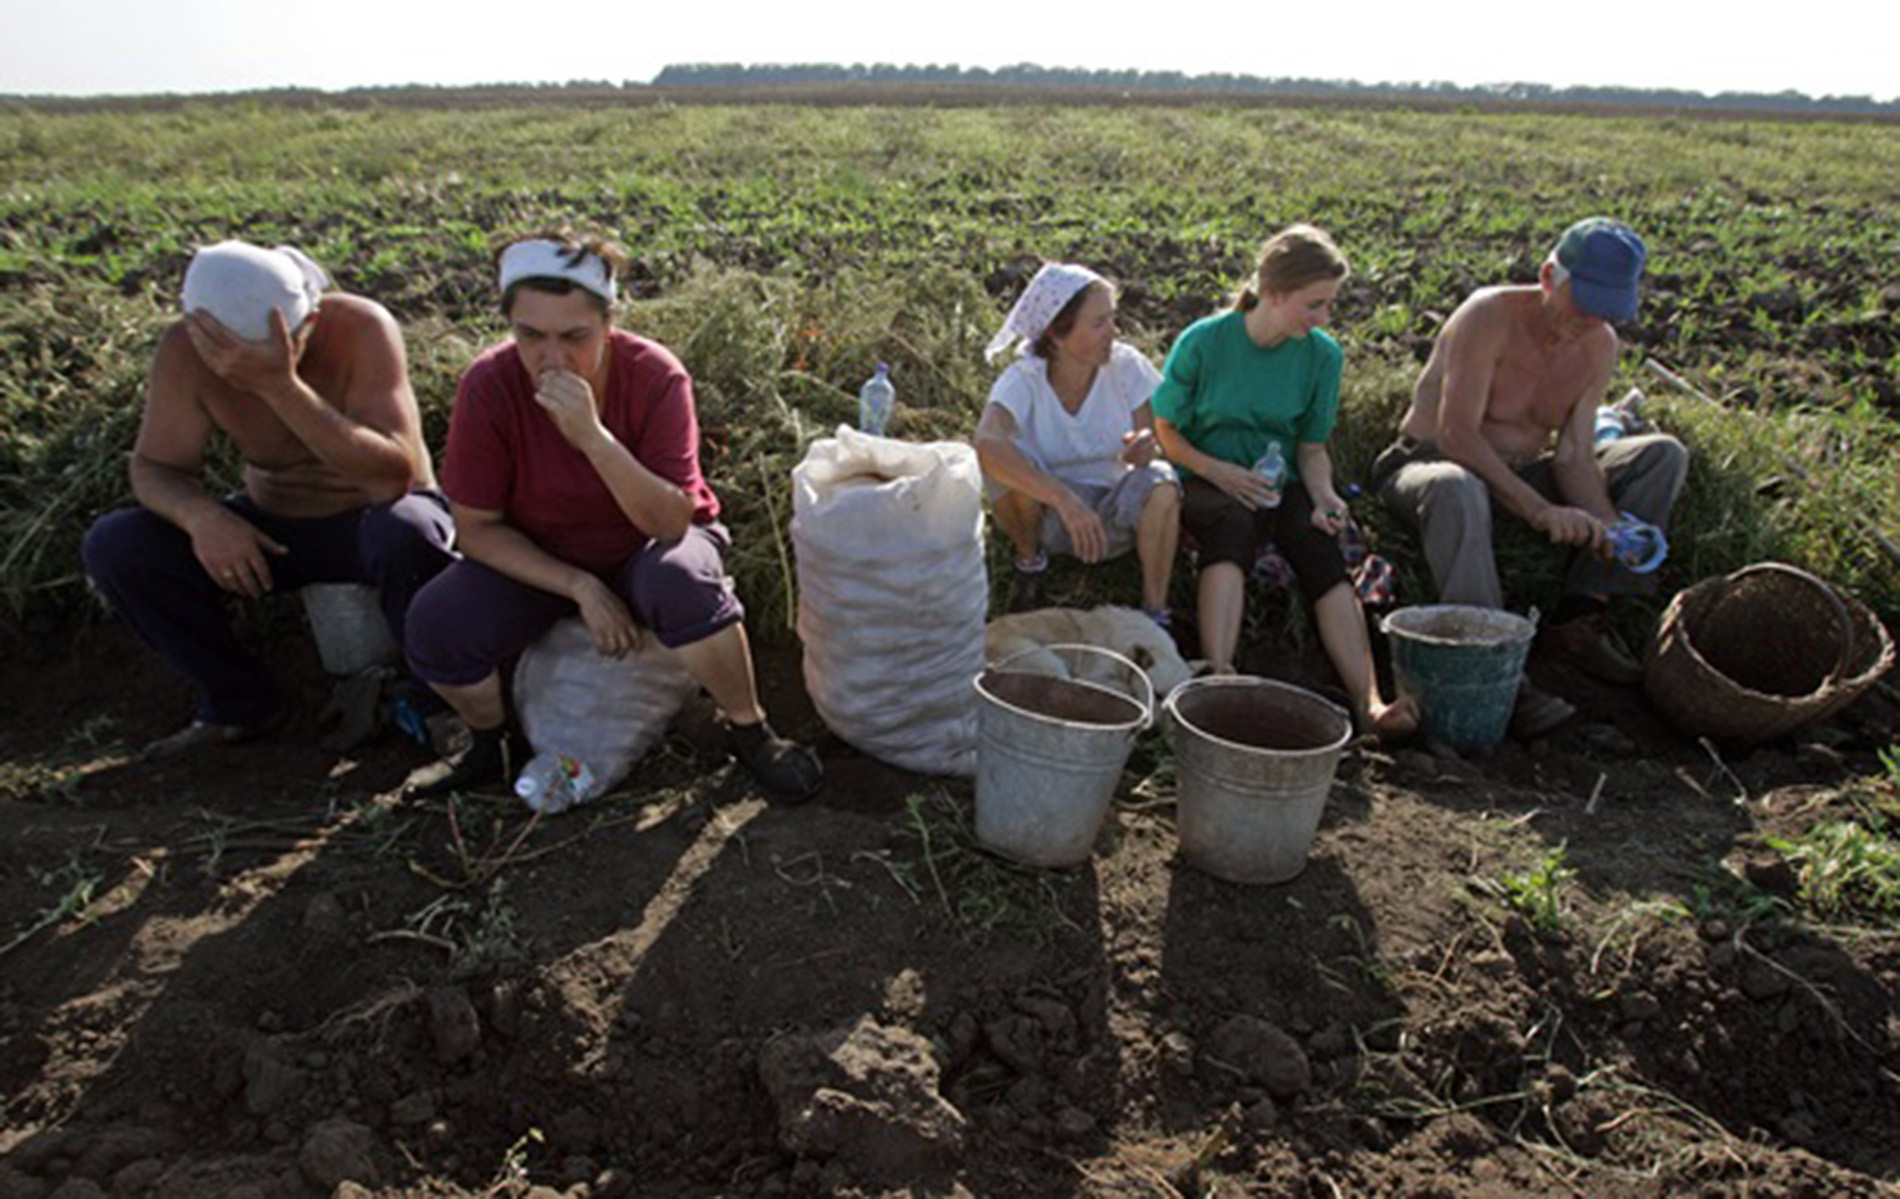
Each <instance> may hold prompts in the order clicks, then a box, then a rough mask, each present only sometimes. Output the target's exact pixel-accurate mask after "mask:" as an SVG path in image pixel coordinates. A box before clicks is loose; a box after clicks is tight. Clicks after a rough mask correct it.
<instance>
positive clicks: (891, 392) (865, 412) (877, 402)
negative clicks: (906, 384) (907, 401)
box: [858, 362, 897, 437]
mask: <svg viewBox="0 0 1900 1199" xmlns="http://www.w3.org/2000/svg"><path fill="white" fill-rule="evenodd" d="M895 407H897V388H896V387H895V386H894V385H893V384H892V383H891V366H890V363H888V362H880V363H878V364H877V372H876V373H875V374H873V375H872V376H871V377H870V378H869V379H866V380H865V381H864V386H863V387H860V388H859V389H858V428H859V429H860V430H862V431H863V432H866V433H869V434H870V435H871V436H873V437H882V436H884V430H885V429H887V428H889V427H890V423H891V409H893V408H895Z"/></svg>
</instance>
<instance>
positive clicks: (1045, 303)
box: [983, 262, 1107, 362]
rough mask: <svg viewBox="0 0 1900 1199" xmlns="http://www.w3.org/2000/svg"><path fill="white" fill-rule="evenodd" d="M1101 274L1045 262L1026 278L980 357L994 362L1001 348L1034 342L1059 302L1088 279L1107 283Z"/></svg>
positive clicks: (1052, 315)
mask: <svg viewBox="0 0 1900 1199" xmlns="http://www.w3.org/2000/svg"><path fill="white" fill-rule="evenodd" d="M1106 282H1107V280H1106V279H1103V278H1102V277H1101V276H1100V275H1098V274H1096V273H1095V272H1094V271H1092V270H1090V269H1089V268H1087V267H1085V266H1076V265H1075V264H1074V263H1070V262H1048V263H1044V264H1043V267H1042V269H1041V270H1039V271H1037V272H1036V277H1035V278H1033V279H1031V280H1030V281H1029V286H1028V287H1025V288H1024V289H1023V294H1022V296H1021V297H1019V298H1018V299H1017V301H1016V306H1015V307H1014V308H1011V309H1010V310H1009V315H1008V316H1006V317H1004V318H1003V327H1002V328H1000V329H998V330H997V331H996V336H994V337H992V338H990V344H989V347H988V348H987V349H985V350H984V351H983V357H984V358H985V359H986V360H988V361H990V362H995V361H996V359H997V358H998V357H999V356H1001V355H1002V353H1003V351H1005V350H1007V349H1009V347H1010V346H1012V345H1014V344H1015V343H1016V342H1018V341H1021V342H1024V343H1026V344H1029V345H1034V344H1035V342H1036V339H1037V338H1038V337H1041V336H1042V334H1043V330H1045V329H1047V328H1048V327H1049V322H1050V321H1053V320H1055V319H1056V313H1058V312H1061V311H1062V306H1063V305H1064V304H1067V303H1068V302H1069V301H1070V300H1072V299H1074V298H1075V293H1076V292H1078V291H1081V290H1082V289H1083V288H1085V287H1087V286H1088V285H1089V284H1091V283H1106Z"/></svg>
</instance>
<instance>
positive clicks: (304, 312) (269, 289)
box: [183, 241, 330, 341]
mask: <svg viewBox="0 0 1900 1199" xmlns="http://www.w3.org/2000/svg"><path fill="white" fill-rule="evenodd" d="M329 286H330V278H329V276H327V275H325V274H324V273H323V268H322V267H320V266H318V265H317V264H316V263H314V262H312V261H310V257H309V256H308V255H307V254H305V253H304V252H303V251H302V250H299V249H297V248H296V247H295V246H278V247H276V248H275V249H271V250H266V249H265V248H264V247H262V246H253V245H251V244H249V243H248V242H241V241H221V242H219V243H218V244H217V245H215V246H205V247H204V248H202V249H200V250H199V251H198V252H197V253H195V254H193V255H192V256H191V265H190V266H188V267H186V268H185V286H184V296H183V299H184V304H185V311H186V312H198V311H200V310H202V311H205V312H209V313H210V314H211V315H212V316H214V317H217V318H218V323H219V324H221V325H223V326H224V327H225V328H227V329H229V330H231V332H233V333H235V334H237V335H238V336H239V337H242V338H244V339H245V340H247V341H269V340H270V310H271V309H273V308H275V309H277V310H278V311H279V312H282V313H283V314H284V324H285V325H286V326H288V327H289V329H290V331H291V332H292V333H295V332H296V331H297V330H298V328H300V327H301V326H302V325H303V323H304V321H306V320H308V319H309V318H310V314H311V313H312V312H314V311H316V307H317V303H318V301H320V300H322V299H323V293H324V290H325V289H326V288H328V287H329Z"/></svg>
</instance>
